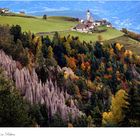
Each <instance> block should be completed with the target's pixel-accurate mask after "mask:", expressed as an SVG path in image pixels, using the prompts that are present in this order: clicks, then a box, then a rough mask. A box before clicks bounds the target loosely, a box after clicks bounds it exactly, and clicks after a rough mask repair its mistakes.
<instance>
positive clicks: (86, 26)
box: [72, 10, 112, 33]
mask: <svg viewBox="0 0 140 140" xmlns="http://www.w3.org/2000/svg"><path fill="white" fill-rule="evenodd" d="M98 26H106V27H112V24H111V23H110V22H108V21H107V20H93V17H92V16H91V12H90V11H89V10H87V13H86V20H81V21H80V23H79V24H77V25H76V26H75V27H74V28H72V30H74V31H79V32H86V33H87V32H90V31H92V30H94V29H96V27H98Z"/></svg>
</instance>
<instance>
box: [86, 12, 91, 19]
mask: <svg viewBox="0 0 140 140" xmlns="http://www.w3.org/2000/svg"><path fill="white" fill-rule="evenodd" d="M90 19H91V15H90V11H89V10H87V21H90Z"/></svg>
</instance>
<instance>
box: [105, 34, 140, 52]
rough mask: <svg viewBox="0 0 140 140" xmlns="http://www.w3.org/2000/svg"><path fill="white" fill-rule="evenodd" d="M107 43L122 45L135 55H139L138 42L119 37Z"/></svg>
mask: <svg viewBox="0 0 140 140" xmlns="http://www.w3.org/2000/svg"><path fill="white" fill-rule="evenodd" d="M107 42H112V43H113V42H119V43H121V44H123V45H124V47H125V48H126V49H128V50H131V51H133V52H134V53H135V54H137V55H140V51H139V50H140V42H138V41H136V40H134V39H131V38H129V37H127V36H121V37H117V38H114V39H111V40H109V41H107Z"/></svg>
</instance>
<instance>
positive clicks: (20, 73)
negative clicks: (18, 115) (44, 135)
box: [0, 50, 83, 120]
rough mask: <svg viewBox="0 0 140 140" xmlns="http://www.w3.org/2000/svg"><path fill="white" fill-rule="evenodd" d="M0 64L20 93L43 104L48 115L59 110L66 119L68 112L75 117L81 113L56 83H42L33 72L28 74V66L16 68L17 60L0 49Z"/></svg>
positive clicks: (29, 99) (34, 102)
mask: <svg viewBox="0 0 140 140" xmlns="http://www.w3.org/2000/svg"><path fill="white" fill-rule="evenodd" d="M0 66H1V67H2V68H3V69H4V71H5V74H6V75H7V76H8V77H9V78H10V79H11V80H13V81H14V82H15V85H16V87H17V89H19V90H20V93H21V95H22V96H23V98H25V99H26V100H27V101H29V102H30V103H31V104H36V103H39V104H45V105H46V107H47V109H48V115H49V116H50V117H51V116H53V115H54V114H55V113H56V112H59V113H60V115H61V117H62V119H64V120H67V119H68V116H69V114H71V115H72V118H73V119H74V118H76V117H78V116H80V115H82V114H83V113H82V112H81V111H80V110H79V109H78V108H77V107H76V105H75V104H74V102H73V100H72V99H71V96H70V95H69V94H68V93H67V92H66V91H64V90H60V88H59V87H58V86H57V83H56V82H55V83H53V82H52V80H51V79H50V80H47V81H46V83H42V82H41V81H40V80H39V79H38V76H37V73H36V72H35V69H33V70H32V73H31V74H30V72H29V70H28V68H26V67H23V68H21V69H19V68H18V66H17V62H16V61H14V60H13V59H12V58H11V57H10V56H8V55H6V54H5V53H4V52H3V51H2V50H0ZM67 99H71V105H70V106H67V105H66V104H65V102H66V100H67Z"/></svg>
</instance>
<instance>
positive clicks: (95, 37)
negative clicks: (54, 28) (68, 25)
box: [60, 28, 123, 42]
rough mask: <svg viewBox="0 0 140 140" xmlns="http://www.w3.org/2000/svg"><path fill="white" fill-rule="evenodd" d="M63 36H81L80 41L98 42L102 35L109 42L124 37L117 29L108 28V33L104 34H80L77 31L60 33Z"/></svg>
mask: <svg viewBox="0 0 140 140" xmlns="http://www.w3.org/2000/svg"><path fill="white" fill-rule="evenodd" d="M60 34H61V35H62V36H67V35H69V34H70V35H72V36H79V38H80V40H81V41H83V40H85V41H87V42H89V41H96V40H98V36H99V35H102V37H103V39H104V40H109V39H112V38H116V37H119V36H122V35H123V33H122V32H120V31H118V30H116V29H112V28H107V31H106V32H102V33H93V34H88V33H80V32H76V31H70V32H61V33H60Z"/></svg>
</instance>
